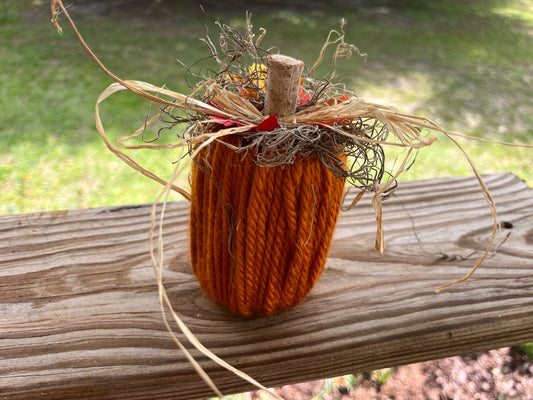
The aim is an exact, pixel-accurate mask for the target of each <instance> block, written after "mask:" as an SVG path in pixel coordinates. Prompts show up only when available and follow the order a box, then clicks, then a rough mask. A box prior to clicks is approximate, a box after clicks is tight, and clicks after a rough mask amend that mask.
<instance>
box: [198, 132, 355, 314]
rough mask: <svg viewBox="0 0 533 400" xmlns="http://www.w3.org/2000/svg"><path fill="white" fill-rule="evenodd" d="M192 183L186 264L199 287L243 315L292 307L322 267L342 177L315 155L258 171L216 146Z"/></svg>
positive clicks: (248, 159) (246, 156)
mask: <svg viewBox="0 0 533 400" xmlns="http://www.w3.org/2000/svg"><path fill="white" fill-rule="evenodd" d="M225 140H226V142H228V143H231V144H234V145H236V144H237V139H236V138H233V137H230V138H227V139H225ZM191 184H192V191H191V195H192V199H191V222H190V235H191V261H192V265H193V270H194V273H195V274H196V276H197V277H198V280H199V282H200V286H201V287H202V289H203V290H204V291H205V292H207V293H208V294H210V295H211V296H212V297H213V298H214V299H215V300H216V301H218V302H219V303H222V304H224V305H226V306H227V307H229V308H230V309H231V310H232V311H233V312H235V313H238V314H241V315H251V314H255V313H261V314H272V313H274V312H276V311H280V310H284V309H287V308H289V307H292V306H295V305H296V304H298V303H299V302H300V301H301V300H302V299H303V298H304V297H305V296H306V295H307V294H308V293H309V291H310V290H311V288H312V287H313V285H314V284H315V282H316V281H317V279H318V277H319V276H320V274H321V273H322V271H323V269H324V265H325V261H326V257H327V253H328V250H329V245H330V241H331V238H332V235H333V230H334V227H335V223H336V220H337V216H338V214H339V209H340V200H341V197H342V194H343V189H344V179H343V178H339V177H336V176H335V175H334V174H333V173H331V171H329V170H328V169H327V168H326V167H325V166H324V165H323V164H322V163H321V162H320V161H319V160H318V158H317V157H308V158H305V159H302V160H297V161H296V162H295V163H294V164H291V165H284V166H277V167H262V166H258V165H256V164H255V163H254V154H252V152H248V153H237V152H235V150H233V149H230V148H228V147H227V146H226V145H224V144H223V143H218V142H215V143H214V144H212V145H211V146H209V148H208V149H205V150H204V151H203V152H202V153H201V154H200V155H199V156H197V158H196V159H195V164H194V166H193V168H192V181H191Z"/></svg>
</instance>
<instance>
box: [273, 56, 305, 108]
mask: <svg viewBox="0 0 533 400" xmlns="http://www.w3.org/2000/svg"><path fill="white" fill-rule="evenodd" d="M303 69H304V63H303V61H300V60H297V59H295V58H292V57H288V56H283V55H280V54H271V55H269V56H268V57H267V79H266V93H265V108H264V111H263V113H264V115H265V116H269V115H274V114H277V115H278V117H285V116H287V115H291V114H294V112H295V110H296V106H297V104H298V89H299V87H300V78H301V76H302V72H303Z"/></svg>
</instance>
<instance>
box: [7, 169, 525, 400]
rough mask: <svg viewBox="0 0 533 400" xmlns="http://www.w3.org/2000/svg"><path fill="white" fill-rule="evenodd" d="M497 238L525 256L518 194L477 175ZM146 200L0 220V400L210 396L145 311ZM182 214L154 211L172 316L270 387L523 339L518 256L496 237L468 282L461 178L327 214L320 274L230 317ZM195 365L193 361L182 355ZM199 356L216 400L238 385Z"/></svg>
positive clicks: (470, 248)
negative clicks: (287, 302) (291, 297)
mask: <svg viewBox="0 0 533 400" xmlns="http://www.w3.org/2000/svg"><path fill="white" fill-rule="evenodd" d="M487 183H488V186H489V188H490V189H491V191H492V194H493V196H494V198H495V200H496V202H497V205H498V211H499V216H500V220H501V221H504V222H505V224H504V225H505V227H506V229H504V231H503V233H504V234H510V238H511V239H512V240H513V242H514V243H515V245H516V246H517V247H523V248H526V249H529V250H530V251H531V250H533V192H532V191H531V190H530V189H528V188H527V186H526V185H525V184H524V183H523V182H521V181H520V180H519V179H517V178H516V177H514V176H512V175H510V174H499V175H492V176H489V177H487ZM150 211H151V206H150V205H140V206H132V207H115V208H102V209H91V210H84V211H68V212H52V213H42V214H32V215H14V216H3V217H0V394H1V395H2V396H0V398H2V399H4V398H5V399H27V398H37V397H38V398H42V399H67V398H68V399H70V398H95V399H96V398H102V397H105V396H110V394H113V398H127V399H135V398H152V399H170V398H179V399H187V398H199V397H207V396H210V395H212V393H211V392H210V391H209V389H208V388H206V387H205V385H204V384H203V383H202V381H201V380H200V379H199V378H198V377H197V376H196V374H195V373H194V371H193V370H192V368H191V367H190V366H189V364H188V363H187V361H186V360H185V358H184V357H183V355H182V354H180V352H179V351H178V350H177V349H176V348H175V345H174V344H173V342H172V341H171V340H170V338H169V335H168V333H167V332H166V331H165V328H164V326H163V323H162V317H161V315H160V314H159V307H158V299H157V290H156V285H155V279H154V275H153V272H152V268H151V264H150V260H149V254H148V241H147V232H148V227H149V214H150ZM187 220H188V204H187V203H181V202H175V203H171V204H169V205H168V211H167V218H166V222H165V234H166V247H165V249H166V257H167V260H168V262H167V266H168V267H169V268H167V271H166V277H165V282H166V285H167V288H168V291H169V294H170V296H171V298H172V300H173V303H174V304H175V308H176V310H177V311H178V312H179V314H180V315H181V316H183V318H184V320H185V322H186V323H187V325H188V326H189V327H190V328H191V330H192V331H193V332H194V333H195V334H196V335H197V337H198V338H199V339H200V340H201V341H202V342H203V343H204V344H205V345H206V346H207V347H208V348H210V349H211V350H213V351H214V352H215V353H216V354H217V355H219V356H221V357H222V358H224V359H226V360H227V361H228V362H230V363H232V364H233V365H235V366H236V367H238V368H240V369H242V370H243V371H245V372H247V373H249V374H251V375H252V376H254V377H255V378H257V379H258V380H260V381H261V382H262V383H264V384H265V385H269V386H273V385H280V384H287V383H292V382H297V381H305V380H310V379H315V378H320V377H328V376H335V375H339V374H345V373H354V372H356V371H362V370H369V369H375V368H382V367H386V366H393V365H398V364H406V363H410V362H416V361H421V360H428V359H434V358H441V357H445V356H451V355H456V354H462V353H468V352H473V351H482V350H487V349H490V348H497V347H501V346H508V345H513V344H517V343H522V342H527V341H533V255H532V254H531V253H527V252H524V251H520V250H519V249H517V248H516V247H513V246H511V245H510V244H509V243H503V236H501V237H500V238H499V239H498V240H497V242H498V245H499V248H498V252H497V253H495V254H493V255H491V257H489V258H488V259H487V261H486V262H485V264H484V265H483V266H482V268H481V269H480V270H479V271H478V272H477V273H476V275H475V276H474V277H473V278H472V279H471V280H469V281H467V282H465V283H464V284H461V285H459V286H455V287H452V288H451V289H450V290H448V291H446V292H443V293H441V294H438V295H437V294H435V293H434V292H433V289H435V288H436V287H438V286H439V285H441V284H444V283H447V282H449V281H451V280H453V279H455V278H457V277H459V276H462V275H463V274H464V273H465V272H467V271H468V269H469V268H470V267H471V266H472V265H473V264H474V262H475V259H476V257H477V256H478V255H479V254H480V252H482V251H483V250H484V247H485V245H486V241H487V239H488V237H489V235H490V231H491V216H490V213H489V211H488V208H487V207H486V202H485V200H484V199H483V197H482V195H481V193H480V192H479V189H478V187H477V185H476V182H475V179H473V178H471V177H468V178H454V179H440V180H431V181H426V182H406V183H402V184H401V186H400V188H399V189H398V191H397V197H396V198H392V199H390V200H387V202H386V203H385V205H384V221H385V235H386V236H385V238H386V251H385V254H384V255H383V256H380V255H379V254H378V253H376V251H375V250H374V233H375V223H374V219H373V214H372V209H371V205H370V204H369V202H368V201H364V200H363V201H362V202H361V203H360V204H358V206H357V207H356V208H355V209H353V210H352V211H349V212H345V213H343V214H342V215H341V219H340V221H339V224H338V228H337V231H336V235H335V240H334V245H333V247H332V250H331V253H330V258H329V260H328V267H327V270H326V271H325V273H324V275H323V276H322V278H321V279H320V281H319V283H318V284H317V286H316V287H315V289H314V290H313V291H312V292H311V295H310V296H309V297H308V299H306V300H305V301H304V302H303V303H302V304H301V305H300V306H298V307H296V308H294V309H292V310H289V311H287V312H284V313H280V314H278V315H275V316H273V317H260V318H240V317H236V316H233V315H231V314H229V313H228V312H227V311H225V310H224V309H222V308H221V307H219V306H217V305H215V304H213V303H212V301H211V300H210V299H209V298H206V297H205V296H204V295H202V293H201V292H200V290H199V288H198V285H197V283H196V281H195V279H194V276H193V275H192V273H191V269H190V266H189V265H188V262H187ZM193 353H194V354H197V353H196V352H193ZM198 357H199V360H201V364H202V365H203V366H204V367H205V368H206V370H207V372H208V373H209V374H210V375H211V376H212V377H213V378H214V380H215V382H216V383H217V384H218V385H219V386H220V387H221V388H222V389H223V390H224V391H226V392H227V393H232V392H240V391H244V390H247V389H250V386H248V385H246V384H244V383H243V382H241V381H239V380H238V379H236V378H235V377H233V376H232V375H230V374H229V373H227V372H225V371H223V370H222V369H221V368H220V367H218V366H216V365H214V363H212V362H210V361H208V360H205V359H204V358H203V357H200V356H198Z"/></svg>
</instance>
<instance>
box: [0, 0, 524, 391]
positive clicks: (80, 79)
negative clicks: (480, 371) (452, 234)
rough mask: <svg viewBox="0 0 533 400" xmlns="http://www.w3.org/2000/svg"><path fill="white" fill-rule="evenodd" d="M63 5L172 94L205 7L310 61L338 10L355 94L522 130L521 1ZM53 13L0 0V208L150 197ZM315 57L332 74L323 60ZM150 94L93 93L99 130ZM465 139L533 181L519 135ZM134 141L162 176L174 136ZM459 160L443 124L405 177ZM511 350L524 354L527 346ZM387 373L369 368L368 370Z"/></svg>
mask: <svg viewBox="0 0 533 400" xmlns="http://www.w3.org/2000/svg"><path fill="white" fill-rule="evenodd" d="M66 3H67V4H68V3H71V4H70V6H69V12H70V13H71V16H72V17H73V18H74V19H75V21H76V23H77V25H78V28H79V29H80V31H81V33H82V35H84V37H85V39H86V40H87V42H88V44H89V46H90V47H91V48H92V49H93V51H94V52H95V53H96V54H97V56H98V57H99V58H100V59H101V61H102V62H103V63H104V64H105V65H106V66H107V67H108V68H109V69H110V70H111V71H113V72H114V73H115V74H116V75H118V76H120V77H121V78H124V79H138V80H144V81H147V82H150V83H152V84H154V85H157V86H162V85H166V86H167V87H169V88H170V89H172V90H174V91H177V92H180V93H189V92H190V91H191V90H192V86H193V85H194V80H193V79H192V76H191V75H190V74H187V70H186V68H185V67H183V65H182V63H183V64H184V65H187V66H195V65H198V64H197V62H198V61H199V60H202V59H205V57H208V56H209V54H210V53H209V50H208V48H207V47H206V45H205V44H204V43H203V42H202V41H201V40H199V39H200V38H204V37H206V35H207V34H209V35H210V36H211V37H212V38H214V39H216V38H217V28H216V25H215V21H217V20H219V21H220V22H222V23H227V24H229V25H231V26H233V27H234V28H237V29H244V27H245V25H246V18H245V16H246V12H251V13H252V19H251V21H252V24H253V25H254V27H255V28H257V29H258V28H260V27H263V28H265V29H266V30H267V35H266V37H265V39H264V41H263V46H262V47H264V48H269V47H274V46H275V47H277V48H278V49H279V52H280V53H282V54H286V55H290V56H292V57H296V58H299V59H301V60H303V61H304V62H305V64H306V66H308V67H310V66H311V65H312V64H313V62H314V60H315V59H316V57H317V56H318V53H319V51H320V49H321V47H322V45H323V43H324V42H325V40H326V38H327V35H328V33H329V31H330V30H332V29H339V26H340V25H339V21H340V20H341V18H344V20H345V24H346V25H345V28H344V29H345V33H346V41H347V42H349V43H353V44H355V45H356V46H357V47H358V48H359V49H360V51H361V52H362V53H366V54H367V55H368V57H367V59H366V61H364V60H363V59H361V58H360V57H358V56H357V55H354V56H353V57H352V58H351V59H350V60H343V61H341V62H340V63H339V65H338V72H339V73H342V74H344V78H343V81H344V82H345V83H346V85H347V87H348V88H349V89H351V90H353V91H355V92H356V93H357V94H358V95H359V96H360V97H363V98H365V99H368V100H371V101H374V102H378V103H381V104H384V105H389V106H392V107H394V108H396V109H398V110H399V111H402V112H406V113H411V114H416V115H419V116H423V117H428V118H430V119H432V120H434V121H436V122H437V123H439V124H441V125H442V126H443V127H444V128H445V129H447V130H451V131H457V132H462V133H464V134H467V135H472V136H477V137H482V138H487V139H491V140H498V141H509V142H515V143H528V144H533V101H532V94H533V92H532V81H533V46H532V45H531V43H532V41H533V0H508V1H505V0H446V1H424V0H374V1H373V0H359V1H348V0H329V1H328V0H323V1H320V0H284V1H277V0H276V1H268V2H267V1H257V0H248V1H244V0H230V1H216V0H206V1H202V2H200V3H199V2H197V1H177V0H175V1H172V0H142V1H141V0H74V1H72V2H66ZM199 4H201V5H202V7H200V5H199ZM62 26H63V28H64V33H63V35H59V34H58V33H57V32H56V30H55V29H54V27H53V25H52V24H51V23H50V7H49V2H48V1H40V0H33V1H32V0H0V199H1V201H0V215H2V214H13V213H28V212H37V211H47V210H60V209H74V208H86V207H99V206H109V205H123V204H132V203H147V202H152V201H154V199H155V198H156V196H157V194H158V193H159V191H160V189H161V188H160V186H159V185H158V184H156V183H153V182H152V181H150V180H148V179H147V178H144V177H142V176H141V175H139V174H138V173H137V172H135V171H133V170H132V169H130V168H129V167H128V166H126V165H125V164H123V163H122V161H120V160H119V159H118V158H117V157H116V156H114V155H113V154H111V153H110V152H109V151H108V150H107V149H106V148H105V146H104V144H103V143H102V141H101V139H100V137H99V136H98V133H97V131H96V129H95V124H94V106H95V102H96V99H97V97H98V95H99V94H100V93H101V92H102V91H103V90H104V89H105V88H106V87H107V86H108V85H109V84H110V83H112V81H111V79H110V78H109V77H107V76H106V75H105V74H104V73H103V72H102V71H101V70H100V69H99V68H98V67H97V66H96V64H95V63H94V62H93V61H92V60H91V59H89V57H88V56H87V54H86V53H85V52H84V50H83V49H82V48H81V46H80V45H79V43H78V42H77V40H76V39H75V37H74V35H73V33H72V31H71V29H70V28H69V27H68V26H67V24H66V20H65V19H64V18H63V19H62ZM178 59H179V60H180V62H181V63H180V62H178V61H177V60H178ZM323 68H324V70H323V71H322V72H323V73H326V72H328V68H329V64H328V63H327V62H326V63H324V67H323ZM200 72H201V71H200ZM150 107H151V106H150V104H149V103H148V102H147V101H145V100H143V99H140V98H138V97H136V96H135V95H132V94H128V93H120V94H117V95H115V96H113V97H112V98H111V99H109V100H108V101H106V102H105V103H104V105H103V107H102V116H103V121H104V124H105V126H106V130H107V132H108V134H109V136H110V137H111V138H118V137H119V136H124V135H129V134H131V133H133V132H134V131H135V130H136V129H137V128H138V127H139V126H141V125H142V123H143V122H144V120H145V118H146V115H147V114H148V113H149V112H150ZM170 134H171V135H172V134H173V133H170ZM169 140H171V139H169ZM461 143H462V144H463V146H464V147H465V149H466V151H467V152H468V153H469V154H470V156H471V158H472V159H473V160H474V162H475V164H476V166H477V167H478V169H479V170H480V171H481V172H482V173H493V172H503V171H507V172H513V173H515V174H516V175H518V176H519V177H520V178H522V179H524V180H525V181H526V182H527V183H528V184H529V185H530V186H532V185H533V162H532V158H533V157H532V155H533V151H532V150H531V149H529V150H527V149H520V148H513V147H506V146H501V145H494V144H488V143H480V142H476V141H462V142H461ZM132 155H133V156H134V157H135V159H136V160H138V161H139V162H140V163H141V164H142V165H143V166H145V167H147V168H148V169H151V170H153V171H154V172H157V173H158V174H159V175H160V176H162V177H170V175H171V173H172V170H173V164H172V163H173V162H174V161H176V159H177V158H178V157H179V154H178V151H173V150H167V151H157V152H151V151H141V152H137V153H133V154H132ZM471 173H472V172H471V170H470V169H469V167H468V165H467V163H466V162H464V160H463V159H462V156H461V154H460V153H459V151H458V150H457V149H456V148H455V147H454V146H453V145H452V144H451V143H450V142H449V141H448V140H447V139H446V138H445V137H440V138H439V140H438V141H437V142H436V143H435V144H434V145H432V146H431V147H429V148H424V149H422V150H421V151H420V152H419V154H418V157H417V161H416V164H415V165H414V166H413V167H412V168H411V170H410V171H409V172H408V173H407V174H405V175H403V179H426V178H434V177H443V176H457V175H469V174H471ZM184 184H186V177H184ZM400 185H401V182H400ZM178 198H179V196H178V195H175V196H174V197H173V199H178ZM385 207H386V205H385ZM520 351H521V352H522V354H526V353H527V352H529V353H530V354H531V353H533V349H532V346H531V345H529V346H526V345H524V346H522V347H521V350H520ZM506 354H507V353H506ZM513 354H514V353H513ZM390 375H391V372H390V371H384V372H379V373H378V374H377V375H376V376H375V377H374V378H372V376H374V375H368V376H367V377H369V378H368V379H374V381H375V382H379V381H380V380H385V381H386V380H387V379H388V377H389V376H390ZM360 377H361V375H359V376H358V377H354V376H350V377H345V378H343V379H344V380H343V382H345V384H344V386H342V385H341V386H342V387H344V388H346V387H348V388H349V389H350V387H351V386H350V385H352V383H354V384H355V383H357V382H359V383H360V381H361V378H360ZM348 381H349V382H348ZM335 382H337V380H329V381H326V382H325V383H323V384H319V385H318V386H317V387H318V389H317V390H321V391H322V392H317V393H322V395H323V396H326V395H327V394H328V393H332V392H331V391H335V390H337V392H339V389H338V387H340V386H338V387H337V389H335V387H334V386H335ZM346 382H348V383H346ZM350 382H351V383H350ZM327 385H330V386H327ZM315 386H316V385H315ZM330 389H331V390H330ZM350 390H351V389H350ZM339 393H340V392H339Z"/></svg>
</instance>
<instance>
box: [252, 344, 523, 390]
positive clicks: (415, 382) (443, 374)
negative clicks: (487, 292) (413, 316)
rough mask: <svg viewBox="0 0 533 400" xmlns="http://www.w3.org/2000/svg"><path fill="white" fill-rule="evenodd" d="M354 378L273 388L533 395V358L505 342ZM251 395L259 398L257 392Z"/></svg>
mask: <svg viewBox="0 0 533 400" xmlns="http://www.w3.org/2000/svg"><path fill="white" fill-rule="evenodd" d="M357 383H358V384H357V386H356V387H354V388H349V387H346V386H343V385H342V384H338V383H337V384H335V385H333V387H332V390H330V391H329V392H328V393H323V388H324V382H323V381H316V382H307V383H301V384H298V385H291V386H284V387H282V388H278V389H275V391H276V392H277V393H278V394H280V395H281V396H283V397H284V398H286V399H291V400H304V399H305V400H309V399H323V400H348V399H357V400H370V399H375V400H418V399H420V400H422V399H428V400H447V399H450V400H451V399H453V400H472V399H480V400H500V399H502V400H504V399H505V400H531V399H533V364H532V362H531V360H529V359H528V358H527V357H526V356H524V355H522V354H521V353H520V351H519V350H518V348H515V347H506V348H502V349H498V350H491V351H488V352H486V353H475V354H471V355H466V356H462V357H450V358H444V359H442V360H435V361H428V362H422V363H417V364H411V365H406V366H401V367H397V368H393V369H392V371H391V375H390V376H389V377H388V378H386V380H385V382H384V383H383V384H380V383H379V382H378V381H377V380H376V379H375V378H374V377H373V375H371V374H361V375H360V376H359V378H358V382H357ZM321 392H322V393H321ZM250 398H251V399H253V400H255V399H261V397H259V394H258V393H251V397H250Z"/></svg>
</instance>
